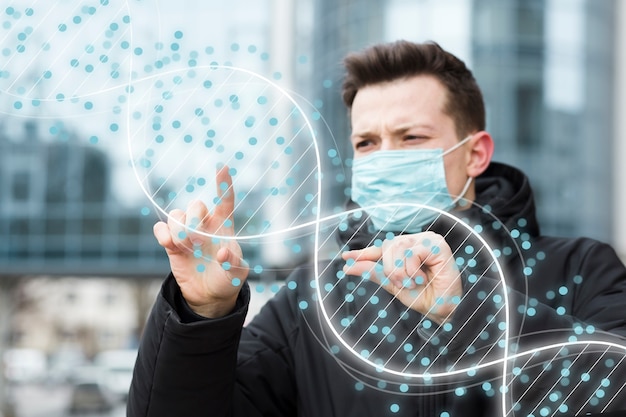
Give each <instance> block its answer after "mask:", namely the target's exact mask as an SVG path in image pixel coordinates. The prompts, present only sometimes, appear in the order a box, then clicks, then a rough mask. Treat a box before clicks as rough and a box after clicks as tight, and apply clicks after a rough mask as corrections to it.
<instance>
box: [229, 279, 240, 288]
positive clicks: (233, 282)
mask: <svg viewBox="0 0 626 417" xmlns="http://www.w3.org/2000/svg"><path fill="white" fill-rule="evenodd" d="M231 284H233V287H238V286H240V285H241V280H240V279H239V278H233V280H232V281H231Z"/></svg>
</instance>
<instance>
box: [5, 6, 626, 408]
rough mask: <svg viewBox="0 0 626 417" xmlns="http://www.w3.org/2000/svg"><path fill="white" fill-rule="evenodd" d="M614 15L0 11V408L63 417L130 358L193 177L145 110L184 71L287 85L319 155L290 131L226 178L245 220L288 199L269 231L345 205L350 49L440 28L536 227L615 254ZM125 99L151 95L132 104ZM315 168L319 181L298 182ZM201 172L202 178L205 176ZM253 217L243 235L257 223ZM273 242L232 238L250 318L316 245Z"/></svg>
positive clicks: (434, 36)
mask: <svg viewBox="0 0 626 417" xmlns="http://www.w3.org/2000/svg"><path fill="white" fill-rule="evenodd" d="M625 22H626V1H624V0H506V1H502V0H391V1H382V0H350V1H347V0H345V1H344V0H260V1H245V0H233V1H231V2H227V3H224V2H202V1H194V0H185V1H182V2H171V1H170V2H168V1H151V2H147V1H140V0H129V1H127V2H122V1H117V2H116V1H113V0H111V1H109V0H98V1H95V0H94V1H77V0H65V1H60V2H56V3H55V5H54V6H52V5H45V6H41V5H38V4H37V3H36V2H35V1H27V0H15V1H4V2H3V3H2V5H0V53H1V54H2V61H0V236H2V239H0V353H1V354H2V356H3V357H4V358H5V365H4V372H3V375H2V376H3V378H2V379H1V380H0V410H1V411H2V412H1V413H0V415H2V414H4V416H5V417H9V416H10V415H17V416H21V417H31V416H36V415H42V416H43V415H46V416H54V415H59V416H61V415H65V414H64V413H67V412H69V411H68V410H69V409H70V403H71V401H72V400H71V398H72V395H74V391H72V389H75V388H76V386H77V384H78V382H80V381H81V377H82V376H80V375H78V374H79V373H80V372H83V371H82V370H84V373H85V374H89V375H90V376H89V378H92V379H94V378H93V372H96V371H94V369H96V368H97V366H101V367H102V366H105V362H107V361H108V360H109V359H106V360H105V356H106V355H105V354H106V353H107V352H108V353H111V354H113V353H117V354H119V355H123V354H125V353H130V354H131V357H132V353H133V352H134V350H135V349H136V347H137V343H138V340H139V338H140V337H141V332H142V327H143V323H144V322H145V320H146V317H147V314H148V312H149V310H150V307H151V305H152V302H153V301H154V297H155V296H156V294H157V292H158V289H159V286H160V283H161V281H162V280H163V278H164V277H165V276H166V274H167V273H168V266H167V258H166V257H165V254H164V252H163V250H162V249H161V248H160V247H159V246H158V245H157V244H156V242H155V240H154V238H153V235H152V226H153V224H154V223H155V222H156V221H157V220H159V219H163V218H164V217H165V216H164V214H163V211H164V209H167V208H170V209H171V208H173V207H174V205H175V204H178V201H180V204H182V201H183V200H175V199H174V197H169V200H168V197H167V196H168V195H169V196H172V195H180V193H178V194H176V193H174V191H175V190H176V187H181V186H184V187H185V188H186V189H193V188H194V187H191V184H189V178H190V176H189V175H187V177H185V178H182V176H181V178H182V179H180V180H178V181H182V182H181V183H177V182H176V181H177V179H176V177H175V176H172V177H167V180H168V181H171V182H166V181H165V180H164V179H163V176H157V175H156V174H154V177H149V175H152V174H153V172H156V171H152V169H149V170H147V169H146V168H150V167H151V166H150V164H151V163H152V164H154V162H155V160H154V159H150V158H149V157H148V156H152V152H155V151H154V150H156V152H158V147H157V146H156V145H155V143H160V141H166V142H167V140H168V139H170V138H173V137H175V136H176V135H178V136H183V135H182V134H181V133H177V132H178V131H177V130H176V129H178V127H177V126H175V123H176V120H174V122H172V123H171V125H172V126H174V127H167V128H166V127H165V124H166V121H167V122H171V118H169V119H168V116H167V115H166V113H167V111H168V109H170V108H171V107H169V108H167V107H166V110H165V111H164V112H163V113H162V114H161V110H152V109H153V108H155V109H156V108H159V106H160V104H159V103H161V101H162V99H163V100H166V99H169V97H166V96H167V94H166V92H163V94H161V91H163V90H159V89H161V88H166V87H163V85H164V83H163V82H162V81H164V80H166V78H167V80H171V79H173V82H174V83H176V82H177V81H176V80H177V78H176V77H178V76H179V77H180V78H179V80H184V82H189V81H193V80H192V79H193V78H194V75H195V74H201V73H202V68H204V66H206V65H212V66H216V65H220V66H224V67H231V66H233V67H238V68H243V69H246V70H249V71H251V72H254V73H255V74H258V75H260V77H262V78H263V79H267V80H268V81H267V82H266V84H267V85H269V86H270V88H274V89H275V90H276V91H277V92H278V93H279V95H280V94H281V93H282V92H283V91H284V92H286V93H288V94H289V96H290V97H291V98H293V99H294V100H295V101H296V102H297V103H298V106H300V107H299V109H300V110H301V111H302V113H303V114H304V115H306V116H308V118H307V119H306V123H303V122H300V123H301V126H300V127H307V126H308V127H310V129H311V132H314V133H315V135H314V136H315V144H316V146H317V147H318V149H313V148H312V147H311V138H310V137H308V139H307V138H304V140H300V141H299V142H295V143H293V145H292V146H289V147H287V148H284V154H283V156H282V158H283V159H280V160H279V159H276V160H272V159H269V160H268V159H267V158H266V159H262V158H261V157H259V159H258V160H257V162H255V163H248V169H247V170H248V173H247V174H245V173H241V171H243V170H242V169H239V172H240V173H238V176H240V177H241V178H243V179H242V180H241V181H242V182H241V184H242V187H243V190H244V191H245V193H246V194H247V195H249V196H251V198H248V199H242V201H241V206H240V207H239V212H240V215H241V216H242V217H241V219H244V220H241V221H239V220H237V221H236V222H237V223H241V222H243V221H245V219H246V218H248V219H249V218H251V217H255V216H256V217H259V218H263V217H264V216H265V217H268V218H269V217H272V218H274V217H277V216H276V215H275V212H276V210H285V212H284V214H285V215H284V216H282V215H281V216H278V217H281V218H282V217H289V216H291V220H290V221H287V220H283V224H282V225H281V224H280V221H277V222H278V223H279V224H278V225H277V226H275V227H278V228H280V227H287V226H292V225H294V224H297V223H298V222H305V221H308V220H310V218H311V217H310V216H311V213H313V214H322V215H325V214H332V213H337V212H340V211H341V207H342V206H343V204H344V202H345V198H346V195H345V187H346V185H347V184H349V158H350V146H349V141H348V140H347V137H348V135H349V127H348V123H347V119H346V111H345V109H344V107H343V104H342V102H341V99H340V94H339V92H340V86H341V78H342V68H341V59H342V57H343V56H344V55H345V54H346V53H348V52H350V51H354V50H358V49H361V48H363V47H365V46H367V45H370V44H372V43H375V42H380V41H392V40H396V39H408V40H414V41H425V40H434V41H437V42H438V43H440V44H441V45H442V46H443V47H444V48H446V49H448V50H450V51H451V52H453V53H455V54H456V55H458V56H459V57H460V58H462V59H463V60H464V61H465V62H466V63H467V64H468V66H469V67H470V68H471V69H472V71H473V72H474V74H475V76H476V78H477V80H478V82H479V84H480V85H481V87H482V89H483V93H484V97H485V101H486V105H487V112H488V122H487V128H488V130H489V131H490V132H491V133H492V135H493V137H494V139H495V141H496V153H495V156H494V159H495V160H497V161H502V162H506V163H509V164H512V165H515V166H518V167H520V168H521V169H522V170H524V171H525V172H526V173H527V174H528V176H529V177H530V180H531V184H532V185H533V187H534V190H535V197H536V201H537V210H538V217H539V220H540V222H541V225H542V232H543V233H544V234H552V235H562V236H581V235H582V236H589V237H593V238H596V239H599V240H602V241H605V242H608V243H610V244H612V245H613V246H614V247H615V248H616V250H617V251H618V253H619V254H620V255H621V256H622V259H624V258H626V217H625V216H623V214H622V213H623V208H624V207H626V164H624V163H623V162H622V161H623V159H624V158H626V121H625V118H624V117H623V115H624V114H625V112H626V75H625V74H626V53H625V52H626V31H624V29H623V28H624V23H625ZM172 77H173V78H172ZM159 83H161V84H159ZM165 84H166V83H165ZM131 90H132V91H131ZM154 91H157V92H158V94H159V95H158V96H156V97H157V98H158V100H155V99H153V97H152V98H151V96H150V94H153V92H154ZM193 91H194V92H195V91H196V90H193ZM138 92H141V93H142V94H143V93H144V92H145V95H141V99H140V100H139V101H138V102H137V101H136V99H135V98H136V96H137V95H138ZM133 95H134V96H133ZM153 95H154V94H153ZM144 97H148V98H144ZM189 97H194V94H189ZM233 97H234V96H233V95H232V94H231V95H230V96H228V97H227V98H226V100H228V99H229V98H230V111H231V112H232V113H233V114H232V116H231V117H236V115H237V114H239V113H241V110H240V109H239V107H238V106H236V104H238V101H237V100H239V99H240V98H241V101H242V102H243V101H244V99H245V97H243V96H242V97H237V98H236V99H233ZM186 101H187V97H185V102H186ZM155 104H156V105H155ZM190 105H191V104H190ZM221 105H222V104H221V102H220V103H219V104H218V103H217V100H216V102H215V103H214V106H215V107H220V106H221ZM142 106H143V107H142ZM149 106H150V109H151V110H150V112H145V111H144V112H143V113H142V112H141V111H140V110H141V109H143V108H148V107H149ZM183 107H184V106H183V105H182V104H181V107H179V108H183ZM192 108H193V107H192ZM146 113H147V114H148V116H146ZM156 113H159V114H156ZM200 113H201V112H198V108H196V115H197V116H198V118H199V121H198V125H199V126H200V125H201V124H202V123H204V120H203V119H202V118H201V117H200V116H201V114H200ZM229 120H233V119H228V118H227V119H226V122H228V121H229ZM247 120H248V119H246V123H247ZM162 122H163V123H162ZM211 123H213V121H211ZM297 123H298V122H297V121H293V120H290V121H289V126H288V128H290V129H293V127H294V125H297ZM161 124H163V127H162V126H161ZM206 124H209V121H208V118H207V121H206ZM305 125H306V126H305ZM146 126H149V127H146ZM296 127H297V126H296ZM242 129H243V130H242V135H243V134H247V133H246V132H247V131H246V130H245V127H244V128H242ZM269 129H270V128H269V127H267V126H266V127H263V128H259V129H258V130H257V131H256V133H255V136H254V137H248V136H246V137H245V140H246V141H247V144H248V145H249V146H248V145H247V146H248V148H246V152H247V154H246V156H247V157H249V155H251V154H254V155H257V154H258V155H260V154H262V153H263V151H257V150H256V149H257V148H255V147H253V142H252V139H255V143H256V138H262V137H263V135H266V134H267V135H269V134H273V133H274V132H273V131H270V130H269ZM210 131H211V130H209V131H207V135H209V132H210ZM305 131H306V130H305ZM144 136H145V137H146V138H149V140H150V141H149V144H148V142H145V141H143V140H144V139H143V137H144ZM184 137H185V138H187V136H184ZM189 138H191V134H190V136H189ZM194 138H195V136H194ZM209 138H211V136H210V135H209ZM307 140H308V142H307ZM189 141H190V142H191V139H189ZM205 143H206V142H205ZM207 146H208V145H207ZM186 147H188V146H187V145H186V144H184V143H183V146H181V147H180V150H179V151H180V152H184V151H185V149H186ZM169 149H171V148H169ZM215 149H216V152H221V151H220V150H219V147H217V148H215ZM281 149H283V148H281ZM314 150H316V151H317V153H318V155H320V159H319V161H315V154H314V153H313V151H314ZM227 151H228V150H226V152H227ZM177 152H178V151H177ZM281 152H282V151H281ZM266 153H267V152H266ZM181 155H183V154H181V153H176V152H170V153H167V152H165V156H167V158H164V160H166V161H167V163H169V165H166V166H165V171H166V172H168V173H169V171H174V170H178V169H186V168H189V165H194V164H191V163H189V161H190V160H184V159H183V156H181ZM233 155H237V154H236V153H234V154H233ZM241 158H242V159H244V158H243V156H242V157H241ZM160 161H161V160H160V159H159V162H160ZM181 162H182V163H181ZM234 162H236V161H234ZM244 162H245V159H244ZM281 164H282V165H281ZM206 165H207V166H208V167H209V168H207V172H206V173H205V174H206V177H207V179H208V182H209V184H212V182H211V175H212V169H213V167H212V166H211V165H210V164H208V163H207V164H206ZM266 166H276V167H278V168H277V169H276V170H275V174H272V175H275V176H278V177H280V178H281V179H282V178H287V181H283V182H284V183H286V185H285V184H282V187H279V186H276V187H274V186H272V184H269V185H267V184H266V185H264V186H266V188H267V187H269V189H268V190H266V191H267V192H265V191H263V192H262V191H261V190H260V189H259V188H260V187H254V186H252V185H249V184H250V183H251V181H252V179H254V178H255V177H256V173H257V172H267V171H262V169H264V167H266ZM296 166H297V167H298V168H299V170H294V169H293V168H295V167H296ZM316 169H319V171H320V172H322V173H323V181H321V187H322V188H321V190H316V189H315V188H314V187H315V182H313V181H312V180H311V178H313V177H315V175H313V176H312V175H311V174H312V173H313V174H315V173H316V172H317V171H316ZM292 171H293V172H292ZM146 172H147V173H148V174H146V175H145V176H142V173H146ZM240 174H241V175H240ZM168 175H169V174H168ZM287 176H288V177H287ZM193 178H194V181H195V182H194V185H195V187H196V189H199V188H200V187H199V185H201V184H203V183H204V181H205V180H204V177H199V174H197V171H194V175H193ZM261 178H265V177H261ZM267 178H268V181H269V180H270V179H271V178H272V177H267ZM183 183H184V184H183ZM181 184H183V185H181ZM255 184H256V183H255ZM261 185H263V184H261ZM303 185H304V186H303ZM190 187H191V188H190ZM290 187H291V188H290ZM305 188H306V189H305ZM318 191H320V192H318ZM172 193H174V194H172ZM190 193H191V191H190ZM262 196H272V199H269V198H265V197H262ZM294 196H295V197H294ZM263 198H265V199H264V200H263V201H264V202H267V204H265V203H264V204H261V205H260V206H259V207H257V206H255V204H257V202H258V201H261V199H263ZM165 203H167V204H165ZM315 204H318V206H317V207H312V206H314V205H315ZM316 210H320V211H321V213H318V212H317V211H316ZM305 212H306V214H303V213H305ZM247 213H251V214H247ZM256 217H255V218H256ZM279 220H280V219H279ZM252 223H254V224H251V225H249V227H250V229H247V230H246V231H245V232H249V233H250V234H252V233H253V232H254V230H256V229H253V228H254V227H257V228H258V227H259V223H255V222H252ZM246 224H247V223H246ZM278 236H279V237H280V238H269V239H264V238H259V239H251V240H250V241H246V242H244V243H242V245H243V249H244V254H245V256H246V258H247V259H248V260H250V263H251V265H252V266H253V268H252V275H251V278H250V279H251V283H252V284H251V285H252V286H253V288H254V289H255V291H253V303H254V304H253V307H252V309H251V313H250V314H251V315H253V314H254V312H255V311H256V310H257V309H258V306H260V305H261V304H262V303H263V301H264V300H266V299H267V298H268V297H271V295H272V294H273V293H274V292H275V291H276V290H277V288H278V287H279V286H280V282H281V280H282V279H283V278H284V277H285V275H286V273H287V272H288V271H289V269H290V268H291V267H293V266H294V265H296V264H297V263H300V262H303V261H305V260H306V259H308V258H309V257H311V253H312V251H313V250H314V247H313V244H312V242H313V240H312V239H311V233H310V230H308V231H307V230H304V231H302V230H300V231H298V230H296V231H295V232H293V233H291V234H290V235H288V236H285V234H282V235H281V234H279V235H278ZM12 355H13V356H12ZM37 358H44V359H43V360H40V361H39V362H41V363H39V362H38V360H39V359H37ZM119 358H120V360H122V359H121V358H122V356H119ZM20 361H23V365H20V364H22V362H20ZM128 362H129V361H128V360H127V361H126V363H128ZM20 366H21V367H20ZM108 366H110V367H111V368H114V367H115V366H117V365H115V366H114V365H108ZM121 368H123V367H122V366H121V365H119V366H118V368H116V369H117V370H118V371H120V372H119V373H120V375H121V373H122V371H123V370H122V369H121ZM79 370H81V371H80V372H79ZM100 371H101V369H100V370H98V371H97V372H100ZM120 378H121V379H120V380H121V381H122V382H117V381H114V382H111V384H110V385H111V386H110V387H109V388H110V390H111V391H115V390H116V389H118V391H119V388H116V384H117V387H119V385H120V384H121V386H122V389H121V391H122V392H121V393H120V392H118V396H119V397H120V398H121V399H118V400H112V402H113V408H112V411H110V414H107V415H124V413H123V411H122V410H123V397H124V395H123V389H124V388H123V387H124V384H127V382H125V381H127V380H124V375H122V376H121V377H120ZM109 380H111V381H112V378H109ZM73 384H74V385H73ZM116 413H117V414H116Z"/></svg>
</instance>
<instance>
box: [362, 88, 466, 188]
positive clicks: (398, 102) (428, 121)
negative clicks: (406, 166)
mask: <svg viewBox="0 0 626 417" xmlns="http://www.w3.org/2000/svg"><path fill="white" fill-rule="evenodd" d="M446 99H447V97H446V90H445V87H444V86H443V85H442V84H441V83H440V82H439V81H438V80H437V79H436V78H434V77H432V76H415V77H411V78H403V79H399V80H395V81H391V82H386V83H381V84H375V85H371V86H367V87H364V88H362V89H360V90H359V91H358V92H357V94H356V96H355V98H354V102H353V103H352V110H351V122H352V135H351V137H350V140H351V142H352V148H353V150H354V158H360V157H363V156H365V155H368V154H370V153H372V152H376V151H379V150H401V149H407V150H409V149H434V148H441V149H443V150H444V151H446V150H448V149H450V148H451V147H452V146H454V145H455V144H457V143H458V141H459V140H460V139H462V138H459V137H458V136H457V134H456V126H455V123H454V121H453V120H452V118H451V117H450V116H448V115H447V114H445V113H444V111H443V109H444V105H445V103H446ZM466 145H467V144H466ZM468 149H469V148H468V147H466V146H461V147H460V148H458V149H456V150H454V151H453V152H451V153H449V154H447V155H445V156H444V166H445V172H446V183H447V186H448V191H449V192H450V194H451V195H458V194H459V193H460V192H461V190H462V189H463V186H464V185H465V183H466V181H467V178H468V175H467V171H466V167H467V164H468V162H469V154H470V152H469V150H468ZM407 174H410V173H407ZM466 197H468V198H472V197H473V196H469V195H467V196H466Z"/></svg>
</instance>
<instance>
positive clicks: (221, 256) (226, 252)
mask: <svg viewBox="0 0 626 417" xmlns="http://www.w3.org/2000/svg"><path fill="white" fill-rule="evenodd" d="M215 260H216V261H217V262H218V263H219V264H221V265H222V268H224V269H225V270H227V271H230V272H232V273H234V274H236V273H237V271H247V270H248V263H247V262H246V261H245V260H244V259H243V258H241V257H240V256H239V255H237V254H236V253H235V252H233V251H232V250H231V249H230V248H229V247H223V248H220V249H219V250H218V251H217V253H216V254H215Z"/></svg>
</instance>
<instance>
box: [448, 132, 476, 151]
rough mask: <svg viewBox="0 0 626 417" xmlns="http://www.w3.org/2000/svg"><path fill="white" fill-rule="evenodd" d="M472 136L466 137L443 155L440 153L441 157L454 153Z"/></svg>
mask: <svg viewBox="0 0 626 417" xmlns="http://www.w3.org/2000/svg"><path fill="white" fill-rule="evenodd" d="M472 136H474V135H473V134H472V135H468V136H466V137H465V138H464V139H463V140H462V141H460V142H459V143H457V144H456V145H454V146H453V147H451V148H450V149H448V150H446V151H445V152H444V153H442V154H441V156H446V155H447V154H449V153H451V152H454V151H456V150H457V149H459V148H460V147H461V146H463V145H465V144H466V143H467V142H468V141H469V140H470V139H471V138H472Z"/></svg>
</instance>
